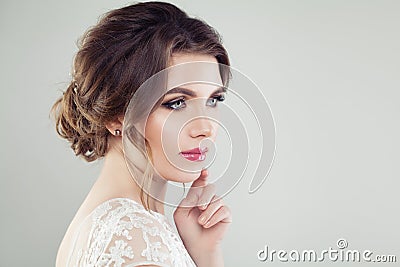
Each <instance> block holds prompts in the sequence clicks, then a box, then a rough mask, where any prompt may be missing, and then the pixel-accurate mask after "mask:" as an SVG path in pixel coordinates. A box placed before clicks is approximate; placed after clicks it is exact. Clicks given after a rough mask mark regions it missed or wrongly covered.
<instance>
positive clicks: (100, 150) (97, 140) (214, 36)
mask: <svg viewBox="0 0 400 267" xmlns="http://www.w3.org/2000/svg"><path fill="white" fill-rule="evenodd" d="M178 52H185V53H201V54H207V55H212V56H215V58H216V59H217V61H218V62H219V63H222V64H225V65H229V58H228V54H227V52H226V50H225V49H224V47H223V46H222V44H221V38H220V36H219V35H218V33H217V32H216V31H215V30H214V29H213V28H212V27H211V26H209V25H208V24H206V23H205V22H203V21H202V20H200V19H197V18H190V17H188V15H187V14H186V13H185V12H183V11H182V10H180V9H179V8H177V7H176V6H174V5H172V4H169V3H163V2H146V3H137V4H134V5H129V6H126V7H123V8H120V9H116V10H112V11H110V12H108V13H106V14H105V15H104V16H103V17H102V18H101V19H100V20H99V22H98V24H97V25H95V26H94V27H92V28H91V29H89V30H88V31H87V32H86V33H85V34H84V35H83V37H82V38H81V40H80V43H79V50H78V52H77V54H76V56H75V59H74V64H73V73H72V81H71V83H70V85H69V86H68V88H67V90H66V91H65V92H64V93H63V96H62V97H61V98H60V99H58V100H57V101H56V102H55V104H54V105H53V107H52V110H51V112H52V113H53V115H54V118H55V121H56V130H57V133H58V134H59V135H60V136H61V137H63V138H65V139H67V140H68V141H69V142H70V143H71V148H72V149H73V151H74V152H75V154H76V155H77V156H82V157H83V158H84V159H85V160H87V161H89V162H90V161H93V160H96V159H97V158H99V157H102V156H104V155H105V153H106V152H107V146H108V144H107V137H108V135H109V134H110V133H109V131H108V130H107V128H106V127H105V124H106V123H108V122H110V121H113V120H115V119H116V118H117V117H118V116H120V115H123V114H124V113H125V110H126V108H127V106H128V104H129V100H130V99H131V97H132V96H133V94H134V93H135V91H136V90H137V89H138V88H139V87H140V85H141V84H142V83H143V82H145V81H146V80H147V79H148V78H150V77H151V76H152V75H154V74H155V73H157V72H159V71H161V70H162V69H164V68H166V67H167V63H168V60H169V58H170V57H171V55H172V54H173V53H178Z"/></svg>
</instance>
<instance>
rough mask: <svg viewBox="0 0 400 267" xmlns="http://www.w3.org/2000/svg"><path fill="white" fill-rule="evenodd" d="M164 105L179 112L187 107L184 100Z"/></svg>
mask: <svg viewBox="0 0 400 267" xmlns="http://www.w3.org/2000/svg"><path fill="white" fill-rule="evenodd" d="M162 105H163V106H164V107H166V108H169V109H174V110H178V109H181V108H184V107H186V104H185V100H184V99H182V98H181V99H177V100H173V101H170V102H167V103H164V104H162Z"/></svg>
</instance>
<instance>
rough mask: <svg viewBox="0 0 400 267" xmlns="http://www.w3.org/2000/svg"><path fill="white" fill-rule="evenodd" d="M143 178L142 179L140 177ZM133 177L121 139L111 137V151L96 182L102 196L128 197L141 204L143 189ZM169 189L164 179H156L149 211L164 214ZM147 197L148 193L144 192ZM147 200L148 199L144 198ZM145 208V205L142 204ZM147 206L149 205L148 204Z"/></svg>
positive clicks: (152, 188) (151, 190)
mask: <svg viewBox="0 0 400 267" xmlns="http://www.w3.org/2000/svg"><path fill="white" fill-rule="evenodd" d="M139 178H142V177H139ZM138 180H142V179H135V178H134V177H132V174H131V173H130V171H129V169H128V166H127V164H126V161H125V158H124V152H123V149H122V139H121V137H114V136H111V137H110V138H109V149H108V151H107V154H106V155H105V157H104V165H103V168H102V170H101V173H100V176H99V178H98V180H97V181H96V186H97V188H98V189H99V191H100V194H105V195H110V194H111V195H114V196H120V197H127V198H130V199H133V200H135V201H136V202H138V203H142V202H141V198H140V194H141V191H142V189H141V187H140V186H139V185H138V183H137V181H138ZM166 189H167V182H166V181H165V180H163V179H160V178H157V177H154V178H153V179H152V181H151V186H150V189H149V192H148V193H149V197H148V199H149V201H148V204H149V207H148V208H149V209H151V210H153V211H155V212H158V213H161V214H164V204H163V202H164V199H165V193H166ZM143 193H144V194H145V195H146V193H145V192H143ZM144 199H145V200H146V197H145V198H144ZM142 204H143V205H144V206H145V203H142ZM146 204H147V203H146Z"/></svg>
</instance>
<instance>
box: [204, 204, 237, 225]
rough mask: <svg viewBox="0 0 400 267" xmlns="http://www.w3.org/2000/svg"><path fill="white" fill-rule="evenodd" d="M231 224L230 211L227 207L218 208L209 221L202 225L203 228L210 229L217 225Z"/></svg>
mask: <svg viewBox="0 0 400 267" xmlns="http://www.w3.org/2000/svg"><path fill="white" fill-rule="evenodd" d="M219 222H222V223H231V222H232V214H231V211H230V209H229V208H228V207H227V206H222V207H220V208H219V209H218V210H217V211H216V212H215V213H214V214H213V216H212V217H211V218H210V220H209V221H208V222H207V223H206V224H205V225H204V227H205V228H210V227H213V226H214V225H216V224H217V223H219Z"/></svg>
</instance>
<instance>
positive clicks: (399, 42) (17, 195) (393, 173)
mask: <svg viewBox="0 0 400 267" xmlns="http://www.w3.org/2000/svg"><path fill="white" fill-rule="evenodd" d="M127 3H129V2H128V1H112V2H111V1H97V0H96V1H94V0H92V1H77V0H75V1H44V0H41V1H11V0H6V1H4V0H2V1H1V3H0V33H1V35H0V36H1V37H0V38H1V49H0V58H1V65H0V66H1V71H0V75H1V91H2V96H1V105H0V107H1V112H0V116H1V124H2V130H1V131H0V140H1V160H0V162H1V179H0V181H1V184H0V207H1V220H0V231H1V232H0V236H1V238H0V246H1V248H0V254H1V260H0V266H53V265H54V262H55V256H56V252H57V249H58V245H59V243H60V241H61V239H62V237H63V235H64V233H65V230H66V228H67V226H68V225H69V223H70V220H71V219H72V217H73V216H74V214H75V212H76V210H77V209H78V207H79V206H80V204H81V202H82V201H83V199H84V198H85V196H86V194H87V192H88V191H89V189H90V187H91V185H92V184H93V182H94V181H95V179H96V177H97V175H98V174H99V170H100V167H101V162H97V163H93V164H88V163H85V162H84V161H83V160H80V159H78V158H76V157H75V156H74V155H73V152H72V150H70V149H69V145H68V144H67V143H66V142H65V141H63V140H61V139H60V138H58V137H57V135H56V134H55V131H54V129H53V124H52V122H51V121H50V119H49V117H48V114H49V109H50V107H51V105H52V104H53V102H54V101H55V100H56V98H57V97H59V96H60V95H61V90H64V88H65V87H66V85H67V83H68V81H69V76H68V73H69V72H70V69H71V64H72V57H73V55H74V53H75V52H76V45H75V42H76V40H77V39H78V37H79V36H80V35H81V34H82V33H83V32H84V31H85V30H86V29H87V28H88V27H89V26H91V25H93V24H95V23H96V21H97V18H98V16H99V15H100V14H102V13H104V12H106V11H108V10H110V9H112V8H117V7H121V6H123V5H125V4H127ZM174 3H175V4H177V5H178V6H179V7H181V8H183V9H184V10H185V11H187V12H188V13H189V14H190V15H195V16H199V17H201V18H203V19H204V20H206V21H207V22H208V23H209V24H211V25H212V26H214V27H215V28H216V29H217V30H218V31H219V32H220V33H221V34H222V36H223V39H224V43H225V46H226V48H227V49H228V51H229V53H230V56H231V60H232V65H233V66H234V67H236V68H238V69H239V70H241V71H242V72H243V73H245V74H246V75H248V76H249V77H250V78H251V79H252V80H253V81H254V82H255V83H256V84H258V85H259V87H260V88H261V89H262V90H263V92H264V94H265V96H266V97H267V99H268V101H269V103H270V106H271V109H272V111H273V114H274V117H275V122H276V127H277V135H276V137H277V151H276V158H275V162H274V165H273V168H272V170H271V173H270V175H269V177H268V178H267V180H266V182H265V183H264V185H263V186H262V187H261V189H260V190H259V191H257V192H256V193H255V194H252V195H249V194H248V193H247V187H248V183H249V180H243V181H242V182H241V183H240V184H239V186H238V187H237V188H236V189H235V190H234V191H233V192H231V194H229V195H228V197H227V198H226V202H227V204H228V205H229V206H230V207H231V209H232V211H233V216H234V223H233V224H232V226H231V228H230V230H229V232H228V233H227V236H226V238H225V241H224V244H223V249H224V253H225V261H226V266H263V265H267V264H268V265H270V266H275V265H279V266H281V265H282V263H279V262H278V263H277V262H274V263H272V264H271V263H268V262H259V261H258V260H257V255H256V254H257V251H258V250H260V249H262V248H264V246H265V245H268V246H269V247H270V249H276V250H279V249H285V250H288V251H290V250H292V249H297V250H303V249H314V250H317V251H321V250H323V249H328V248H329V247H334V248H336V241H337V240H338V239H339V238H346V240H347V241H348V243H349V249H358V250H364V249H369V250H371V251H373V252H374V253H375V254H395V255H397V258H398V261H399V260H400V259H399V258H400V253H399V250H398V249H399V247H400V231H399V228H398V226H399V225H400V216H399V214H400V213H399V200H400V196H399V186H400V182H399V178H400V170H399V165H400V164H399V163H400V162H399V159H400V155H399V151H400V141H399V136H400V126H399V117H400V116H399V115H400V105H399V100H400V75H399V70H400V68H399V62H400V52H399V47H400V37H399V32H400V16H399V14H400V2H399V1H317V0H315V1H294V0H293V1H251V2H250V1H242V2H237V3H232V2H231V1H174ZM328 263H329V262H328V261H326V262H325V263H322V264H321V265H326V264H328ZM293 264H294V265H296V263H293ZM337 264H339V263H337ZM344 264H346V263H344ZM347 264H348V263H347ZM297 265H298V266H300V265H304V264H301V263H297ZM315 265H318V264H315ZM378 265H379V264H373V266H378ZM388 265H390V266H392V265H395V264H386V266H388Z"/></svg>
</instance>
